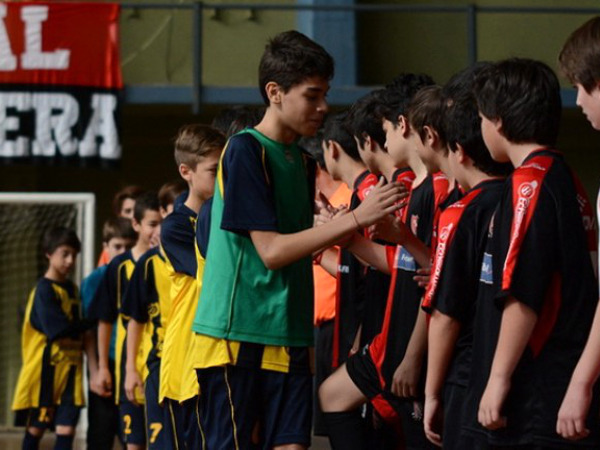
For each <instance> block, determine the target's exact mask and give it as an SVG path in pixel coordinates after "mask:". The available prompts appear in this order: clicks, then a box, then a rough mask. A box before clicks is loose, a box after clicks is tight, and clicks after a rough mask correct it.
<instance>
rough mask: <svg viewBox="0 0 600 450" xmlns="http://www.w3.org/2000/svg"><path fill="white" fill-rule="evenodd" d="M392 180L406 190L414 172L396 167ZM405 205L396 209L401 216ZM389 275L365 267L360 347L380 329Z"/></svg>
mask: <svg viewBox="0 0 600 450" xmlns="http://www.w3.org/2000/svg"><path fill="white" fill-rule="evenodd" d="M392 180H393V181H395V182H397V183H400V184H401V185H403V186H404V187H405V188H406V190H407V191H408V192H410V190H411V189H412V183H413V181H414V180H415V173H414V172H413V171H412V170H411V169H410V168H409V167H403V168H400V169H396V170H395V171H394V173H393V175H392ZM404 208H405V207H403V208H402V209H400V210H399V211H398V214H399V215H400V217H402V214H403V210H404ZM375 242H377V243H378V244H383V245H387V244H388V243H386V242H383V241H380V240H377V241H375ZM390 281H391V277H390V276H389V275H388V274H386V273H383V272H381V271H379V270H377V269H375V268H374V267H367V274H366V276H365V305H366V307H365V308H364V315H363V319H362V331H361V334H360V345H361V347H362V346H363V345H365V344H368V343H369V342H371V340H372V339H373V338H374V337H375V336H376V335H377V334H378V333H379V332H380V331H381V325H382V324H383V316H384V314H385V304H386V301H387V296H388V291H389V289H390Z"/></svg>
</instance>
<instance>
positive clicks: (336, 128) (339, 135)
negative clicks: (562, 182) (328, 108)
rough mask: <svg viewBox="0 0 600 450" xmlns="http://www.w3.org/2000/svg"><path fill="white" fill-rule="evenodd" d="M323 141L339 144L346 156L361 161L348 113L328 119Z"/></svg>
mask: <svg viewBox="0 0 600 450" xmlns="http://www.w3.org/2000/svg"><path fill="white" fill-rule="evenodd" d="M380 128H381V125H380ZM322 139H323V142H325V143H327V141H335V142H337V143H338V144H339V145H340V147H341V148H342V150H343V152H344V153H345V154H346V155H348V156H349V157H350V158H352V159H353V160H354V161H360V160H361V159H360V153H358V146H357V145H356V140H355V139H354V136H353V135H352V133H351V132H350V129H349V128H348V112H347V111H344V112H341V113H338V114H335V115H331V116H329V117H328V118H327V120H326V121H325V125H324V127H323V137H322ZM384 142H385V140H384Z"/></svg>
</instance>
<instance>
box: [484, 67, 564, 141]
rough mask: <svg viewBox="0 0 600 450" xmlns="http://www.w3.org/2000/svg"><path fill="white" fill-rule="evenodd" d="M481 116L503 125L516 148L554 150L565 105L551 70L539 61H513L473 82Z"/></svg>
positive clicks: (503, 130)
mask: <svg viewBox="0 0 600 450" xmlns="http://www.w3.org/2000/svg"><path fill="white" fill-rule="evenodd" d="M474 93H475V98H476V100H477V106H478V108H479V111H480V112H481V114H483V115H484V116H485V117H486V118H488V119H489V120H498V119H500V120H501V121H502V134H503V136H504V137H505V138H506V139H508V140H509V141H510V142H514V143H517V144H522V143H537V144H541V145H548V146H554V145H555V144H556V139H557V137H558V130H559V126H560V115H561V110H562V103H561V99H560V85H559V83H558V79H557V78H556V75H555V74H554V72H552V69H550V67H548V66H547V65H546V64H544V63H543V62H540V61H534V60H531V59H521V58H512V59H507V60H504V61H500V62H497V63H494V64H491V65H490V66H489V67H486V68H485V69H483V70H482V71H481V72H480V73H479V74H478V75H477V77H476V79H475V82H474Z"/></svg>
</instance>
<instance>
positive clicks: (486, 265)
mask: <svg viewBox="0 0 600 450" xmlns="http://www.w3.org/2000/svg"><path fill="white" fill-rule="evenodd" d="M479 281H480V282H482V283H485V284H493V283H494V276H493V274H492V255H490V254H489V253H484V254H483V262H482V263H481V275H480V276H479Z"/></svg>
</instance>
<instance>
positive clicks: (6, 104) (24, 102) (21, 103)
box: [0, 92, 31, 158]
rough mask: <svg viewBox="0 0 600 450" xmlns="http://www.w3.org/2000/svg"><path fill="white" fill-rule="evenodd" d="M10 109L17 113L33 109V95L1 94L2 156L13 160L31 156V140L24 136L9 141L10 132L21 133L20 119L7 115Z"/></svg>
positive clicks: (0, 142) (0, 148)
mask: <svg viewBox="0 0 600 450" xmlns="http://www.w3.org/2000/svg"><path fill="white" fill-rule="evenodd" d="M9 108H14V109H16V110H17V111H28V110H30V109H31V95H30V94H28V93H25V92H10V93H0V156H2V157H6V158H11V157H19V156H29V139H28V138H26V137H24V136H19V137H17V139H16V140H7V139H6V133H7V132H9V131H16V132H17V133H18V132H19V125H20V124H19V117H16V116H9V115H7V114H6V112H7V110H8V109H9Z"/></svg>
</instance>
